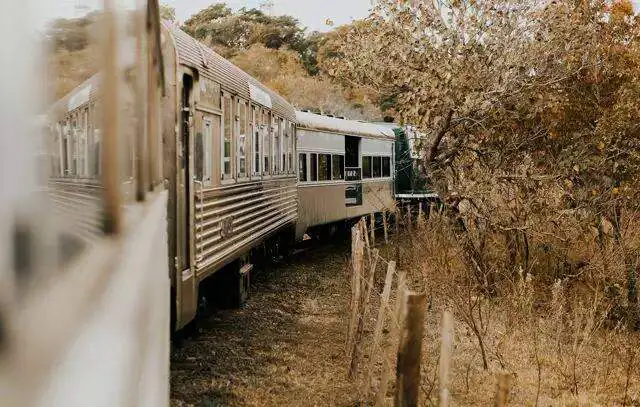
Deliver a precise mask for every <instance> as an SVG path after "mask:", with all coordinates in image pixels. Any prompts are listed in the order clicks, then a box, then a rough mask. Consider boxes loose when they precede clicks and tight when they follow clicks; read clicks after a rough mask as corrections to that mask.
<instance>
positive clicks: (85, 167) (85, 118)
mask: <svg viewBox="0 0 640 407" xmlns="http://www.w3.org/2000/svg"><path fill="white" fill-rule="evenodd" d="M81 117H82V121H81V127H80V143H79V144H80V169H79V171H78V172H79V173H80V175H81V176H82V177H83V178H85V177H88V175H89V174H88V173H89V163H88V158H89V144H88V142H87V135H88V134H89V110H88V109H83V111H82V115H81Z"/></svg>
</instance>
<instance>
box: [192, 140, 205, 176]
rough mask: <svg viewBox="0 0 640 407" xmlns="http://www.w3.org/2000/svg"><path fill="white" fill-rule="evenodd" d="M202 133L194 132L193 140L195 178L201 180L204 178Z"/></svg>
mask: <svg viewBox="0 0 640 407" xmlns="http://www.w3.org/2000/svg"><path fill="white" fill-rule="evenodd" d="M202 138H203V136H202V133H198V134H196V140H195V150H196V151H195V157H194V161H195V163H194V167H195V172H196V180H198V181H201V182H202V181H203V180H204V163H203V161H204V141H203V140H202Z"/></svg>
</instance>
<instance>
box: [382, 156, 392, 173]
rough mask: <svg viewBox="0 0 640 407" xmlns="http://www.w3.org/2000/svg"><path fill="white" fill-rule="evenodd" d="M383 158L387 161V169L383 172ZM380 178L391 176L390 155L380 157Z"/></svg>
mask: <svg viewBox="0 0 640 407" xmlns="http://www.w3.org/2000/svg"><path fill="white" fill-rule="evenodd" d="M385 160H386V161H387V168H386V169H387V171H386V172H385V165H384V164H385ZM382 178H391V157H390V156H383V157H382Z"/></svg>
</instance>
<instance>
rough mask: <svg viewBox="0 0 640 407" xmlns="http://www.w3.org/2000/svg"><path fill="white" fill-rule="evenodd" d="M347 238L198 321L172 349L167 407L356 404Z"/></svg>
mask: <svg viewBox="0 0 640 407" xmlns="http://www.w3.org/2000/svg"><path fill="white" fill-rule="evenodd" d="M347 253H348V247H347V244H339V245H336V246H330V247H323V248H319V249H317V250H311V251H307V252H304V253H301V254H298V255H297V256H294V257H293V258H291V259H289V263H287V264H284V265H280V266H279V267H278V268H277V269H276V270H272V271H268V272H259V273H258V274H257V275H256V276H255V277H254V287H253V294H252V298H251V299H250V301H249V303H248V307H247V308H245V309H242V310H231V311H220V312H217V313H215V314H214V315H212V316H211V317H210V318H208V319H206V320H202V321H201V322H200V326H199V329H198V330H199V332H198V333H197V334H196V335H195V336H194V337H193V338H191V339H186V340H185V341H184V343H182V344H181V345H180V346H179V347H176V349H174V352H173V354H172V359H171V362H172V370H171V376H172V377H171V398H172V406H221V405H222V406H224V405H234V406H236V405H246V406H264V405H268V406H275V405H281V406H294V405H296V406H297V405H300V406H314V405H317V406H326V405H354V404H357V400H356V398H355V396H354V395H353V394H352V392H351V385H350V384H349V383H348V381H347V380H346V376H347V364H346V363H345V362H344V359H345V356H344V355H345V351H344V332H345V328H344V315H345V312H344V310H345V309H346V306H347V303H348V295H349V287H348V284H347V283H346V281H347V280H346V278H345V275H344V264H345V262H346V258H347V257H346V256H347Z"/></svg>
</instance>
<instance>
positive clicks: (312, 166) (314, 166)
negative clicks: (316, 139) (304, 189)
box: [309, 153, 318, 182]
mask: <svg viewBox="0 0 640 407" xmlns="http://www.w3.org/2000/svg"><path fill="white" fill-rule="evenodd" d="M309 160H310V161H309V182H318V153H310V154H309Z"/></svg>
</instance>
